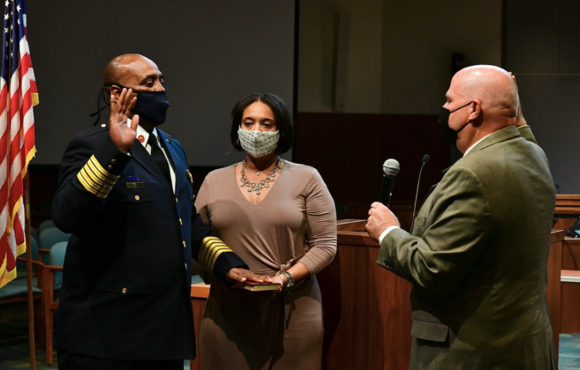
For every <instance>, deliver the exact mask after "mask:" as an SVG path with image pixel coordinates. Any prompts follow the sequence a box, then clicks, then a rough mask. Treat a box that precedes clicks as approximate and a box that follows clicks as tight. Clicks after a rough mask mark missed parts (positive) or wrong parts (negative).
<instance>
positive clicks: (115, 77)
mask: <svg viewBox="0 0 580 370" xmlns="http://www.w3.org/2000/svg"><path fill="white" fill-rule="evenodd" d="M147 67H149V68H154V69H158V68H157V65H156V64H155V63H154V62H153V61H152V60H151V59H149V58H147V57H144V56H143V55H140V54H123V55H119V56H117V57H115V58H113V60H111V61H110V62H109V64H107V68H105V74H104V77H103V80H104V84H105V86H106V85H111V84H121V85H124V86H129V84H128V83H127V79H130V78H131V77H136V75H139V74H141V73H142V71H143V69H144V68H147Z"/></svg>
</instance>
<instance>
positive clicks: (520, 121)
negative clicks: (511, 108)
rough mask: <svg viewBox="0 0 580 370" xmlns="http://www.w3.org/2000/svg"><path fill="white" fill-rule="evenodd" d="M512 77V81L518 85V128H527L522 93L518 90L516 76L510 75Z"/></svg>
mask: <svg viewBox="0 0 580 370" xmlns="http://www.w3.org/2000/svg"><path fill="white" fill-rule="evenodd" d="M509 74H510V76H511V77H512V80H514V84H515V85H516V92H517V93H518V113H517V116H516V126H517V127H521V126H525V125H526V124H527V123H526V119H525V118H524V114H523V113H522V101H521V100H520V92H519V90H518V82H517V81H516V76H514V74H513V73H511V72H510V73H509Z"/></svg>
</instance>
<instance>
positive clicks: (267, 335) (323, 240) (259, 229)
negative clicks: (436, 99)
mask: <svg viewBox="0 0 580 370" xmlns="http://www.w3.org/2000/svg"><path fill="white" fill-rule="evenodd" d="M292 137H293V129H292V119H291V115H290V113H289V111H288V109H287V108H286V106H285V104H284V102H283V101H282V99H280V98H279V97H277V96H275V95H272V94H251V95H249V96H247V97H245V98H243V99H242V100H241V101H239V102H238V103H237V104H236V105H235V107H234V108H233V110H232V129H231V140H232V145H233V146H234V148H235V149H237V150H244V151H245V152H246V158H245V159H244V160H243V161H242V162H241V163H236V164H234V165H231V166H228V167H225V168H222V169H219V170H216V171H213V172H211V173H210V174H209V175H208V176H207V177H206V179H205V181H204V183H203V185H202V186H201V189H200V191H199V194H198V196H197V200H196V207H197V209H198V212H199V213H200V214H201V216H202V218H203V219H204V221H205V222H207V223H208V224H209V225H210V226H211V228H212V230H213V232H214V234H215V235H216V236H217V237H218V238H219V239H221V240H222V241H223V242H224V243H225V244H226V245H227V246H228V247H229V248H231V250H232V251H233V252H234V253H235V254H237V256H239V257H241V259H242V260H243V261H244V262H245V263H246V264H247V267H248V269H247V270H246V269H243V268H237V269H232V270H230V271H229V272H228V274H227V276H228V278H230V280H231V281H232V283H233V282H236V281H237V282H243V281H245V280H248V281H251V280H253V281H263V282H264V283H270V282H274V283H279V284H281V285H282V291H280V292H249V291H246V290H243V289H239V288H235V287H232V284H226V283H224V282H223V280H221V279H216V278H214V277H212V276H207V280H209V281H210V283H211V291H210V294H209V298H208V301H207V305H206V309H205V312H204V315H203V318H202V324H201V341H200V342H201V343H200V345H201V360H202V363H203V368H204V369H211V370H219V369H228V370H231V369H252V370H254V369H293V370H296V369H298V370H309V369H320V367H321V361H322V338H323V327H322V299H321V296H320V289H319V286H318V282H317V280H316V273H317V272H319V271H320V270H322V269H323V268H324V267H326V266H327V265H328V264H329V263H330V262H331V261H332V259H333V258H334V255H335V253H336V213H335V208H334V202H333V200H332V197H331V196H330V193H329V191H328V188H327V187H326V185H325V184H324V182H323V181H322V178H321V177H320V175H319V173H318V171H316V169H314V168H312V167H309V166H305V165H300V164H295V163H292V162H289V161H285V160H282V159H280V157H279V154H281V153H284V152H286V151H288V150H289V149H290V148H291V146H292Z"/></svg>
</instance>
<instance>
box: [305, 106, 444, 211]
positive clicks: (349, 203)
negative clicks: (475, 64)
mask: <svg viewBox="0 0 580 370" xmlns="http://www.w3.org/2000/svg"><path fill="white" fill-rule="evenodd" d="M296 127H297V134H296V148H295V160H296V162H298V163H304V164H308V165H311V166H313V167H315V168H316V169H317V170H318V171H319V172H320V174H321V175H322V178H323V179H324V181H325V182H326V184H327V185H328V188H329V190H330V193H331V194H332V197H333V198H334V201H335V202H336V203H337V204H338V205H339V207H340V206H346V208H347V209H346V210H345V211H342V208H339V214H340V218H347V217H350V218H365V217H367V212H368V209H369V206H370V204H371V203H372V202H373V201H375V200H376V199H377V198H378V194H379V187H380V184H381V178H382V166H383V163H384V161H385V160H386V159H388V158H395V159H396V160H398V161H399V163H400V164H401V170H400V172H399V173H398V175H397V179H396V182H395V187H394V191H393V198H392V201H391V205H393V206H397V205H401V204H403V205H405V206H407V207H408V208H410V209H412V204H413V200H414V199H415V189H416V186H417V177H418V175H419V169H420V167H421V162H422V159H423V155H424V154H429V155H430V157H431V160H430V161H429V163H428V164H427V165H426V166H425V168H424V169H423V175H422V180H421V188H420V191H419V203H422V202H423V200H424V198H425V195H426V194H427V191H428V190H429V188H430V187H431V185H433V184H435V183H437V182H439V181H440V180H441V177H442V173H441V172H442V171H443V170H444V169H445V168H447V167H449V155H450V154H449V152H450V147H449V145H448V144H447V143H446V142H445V141H444V140H443V139H442V137H441V135H440V134H439V131H438V128H437V117H436V116H429V115H378V114H341V113H298V115H297V117H296Z"/></svg>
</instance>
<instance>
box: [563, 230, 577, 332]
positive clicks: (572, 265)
mask: <svg viewBox="0 0 580 370" xmlns="http://www.w3.org/2000/svg"><path fill="white" fill-rule="evenodd" d="M562 270H580V239H575V238H571V237H566V238H565V239H564V243H563V245H562ZM564 274H565V272H562V275H564ZM561 285H562V293H561V294H562V309H561V312H562V333H580V284H575V283H569V282H562V284H561Z"/></svg>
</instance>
